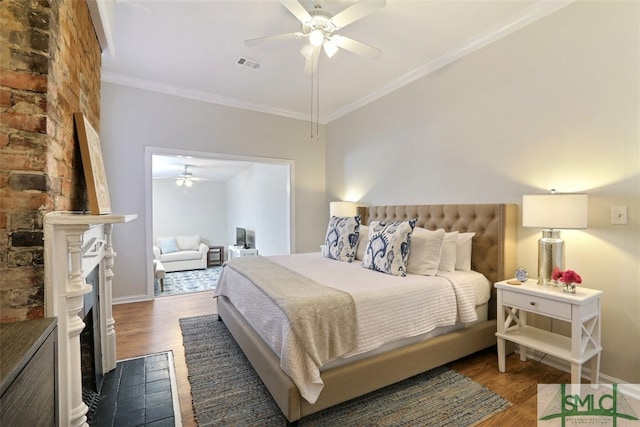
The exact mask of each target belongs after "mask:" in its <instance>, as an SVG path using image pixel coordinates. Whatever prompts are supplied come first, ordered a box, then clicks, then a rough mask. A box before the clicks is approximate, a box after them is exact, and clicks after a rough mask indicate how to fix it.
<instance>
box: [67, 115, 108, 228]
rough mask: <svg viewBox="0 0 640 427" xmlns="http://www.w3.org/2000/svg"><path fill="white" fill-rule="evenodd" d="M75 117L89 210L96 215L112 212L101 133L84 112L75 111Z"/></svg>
mask: <svg viewBox="0 0 640 427" xmlns="http://www.w3.org/2000/svg"><path fill="white" fill-rule="evenodd" d="M73 118H74V121H75V124H76V130H77V132H78V141H79V143H80V155H81V157H82V169H83V170H84V179H85V181H86V183H87V194H88V198H89V210H90V212H91V213H92V214H94V215H102V214H108V213H111V202H110V200H109V187H108V186H107V176H106V174H105V172H104V163H103V162H102V149H101V147H100V135H98V132H96V130H95V129H94V128H93V126H92V125H91V123H89V120H87V118H86V117H85V116H84V114H83V113H73Z"/></svg>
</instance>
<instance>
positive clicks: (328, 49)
mask: <svg viewBox="0 0 640 427" xmlns="http://www.w3.org/2000/svg"><path fill="white" fill-rule="evenodd" d="M322 47H323V48H324V53H326V54H327V56H328V57H329V58H332V57H333V55H335V54H336V52H337V51H338V46H336V44H335V43H334V42H333V40H331V39H326V40H325V41H324V43H323V44H322Z"/></svg>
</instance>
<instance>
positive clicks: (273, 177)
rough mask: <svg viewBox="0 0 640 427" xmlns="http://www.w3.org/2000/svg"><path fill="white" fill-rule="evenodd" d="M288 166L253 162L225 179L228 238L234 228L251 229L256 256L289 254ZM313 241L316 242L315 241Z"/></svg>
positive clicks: (231, 237) (233, 236) (231, 239)
mask: <svg viewBox="0 0 640 427" xmlns="http://www.w3.org/2000/svg"><path fill="white" fill-rule="evenodd" d="M288 177H289V173H288V168H287V167H286V166H282V165H269V164H256V165H254V166H252V167H251V168H249V169H247V170H245V171H244V172H242V173H240V174H238V175H237V176H235V177H234V178H232V179H230V180H229V181H228V182H227V185H228V187H227V191H228V194H229V204H228V218H229V227H228V233H229V240H230V241H231V242H234V241H235V230H236V227H243V228H246V229H247V230H251V232H253V233H254V236H255V247H256V248H257V249H258V252H259V253H260V255H283V254H289V253H291V251H290V245H289V241H290V240H289V233H286V231H287V223H288V218H289V197H288ZM316 243H317V242H316Z"/></svg>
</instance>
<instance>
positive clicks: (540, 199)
mask: <svg viewBox="0 0 640 427" xmlns="http://www.w3.org/2000/svg"><path fill="white" fill-rule="evenodd" d="M522 226H523V227H527V228H542V229H543V231H542V237H541V238H540V240H538V284H539V285H552V284H553V279H552V278H551V274H552V273H553V270H554V269H555V268H559V269H560V270H564V241H563V240H562V239H561V238H560V230H561V229H581V228H587V195H586V194H556V193H553V192H552V193H551V194H525V195H523V196H522Z"/></svg>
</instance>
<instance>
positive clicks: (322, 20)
mask: <svg viewBox="0 0 640 427" xmlns="http://www.w3.org/2000/svg"><path fill="white" fill-rule="evenodd" d="M280 3H281V4H282V5H283V6H284V7H286V8H287V9H288V10H289V12H291V13H292V14H293V15H294V16H295V17H296V18H297V19H298V20H299V21H300V23H301V25H302V31H296V32H292V33H285V34H278V35H274V36H266V37H259V38H255V39H249V40H245V44H246V45H247V46H255V45H257V44H259V43H262V42H266V41H275V40H298V39H303V38H308V40H309V44H308V45H306V46H304V47H303V48H302V50H301V51H300V53H301V54H302V55H303V56H304V57H305V58H306V61H305V71H307V72H312V71H314V70H315V68H316V67H317V64H318V59H319V56H320V50H321V48H323V49H324V52H325V54H326V55H327V56H328V57H329V58H331V57H332V56H333V55H335V53H336V52H337V51H338V49H344V50H347V51H349V52H352V53H355V54H357V55H360V56H363V57H365V58H369V59H375V58H377V57H379V56H380V54H381V51H380V49H378V48H376V47H373V46H370V45H368V44H366V43H363V42H360V41H358V40H354V39H352V38H349V37H345V36H342V35H340V34H337V31H338V30H340V29H341V28H344V27H346V26H347V25H349V24H351V23H353V22H355V21H357V20H359V19H361V18H364V17H365V16H367V15H370V14H371V13H373V12H375V11H377V10H379V9H381V8H383V7H384V6H385V5H386V4H387V2H386V0H360V1H359V2H357V3H355V4H353V5H352V6H349V7H348V8H346V9H345V10H343V11H341V12H339V13H337V14H336V15H331V13H329V12H327V11H326V10H324V9H322V6H321V5H320V3H318V1H316V2H315V6H314V8H313V10H311V11H307V9H305V8H304V6H303V5H302V4H300V3H299V1H298V0H280Z"/></svg>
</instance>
